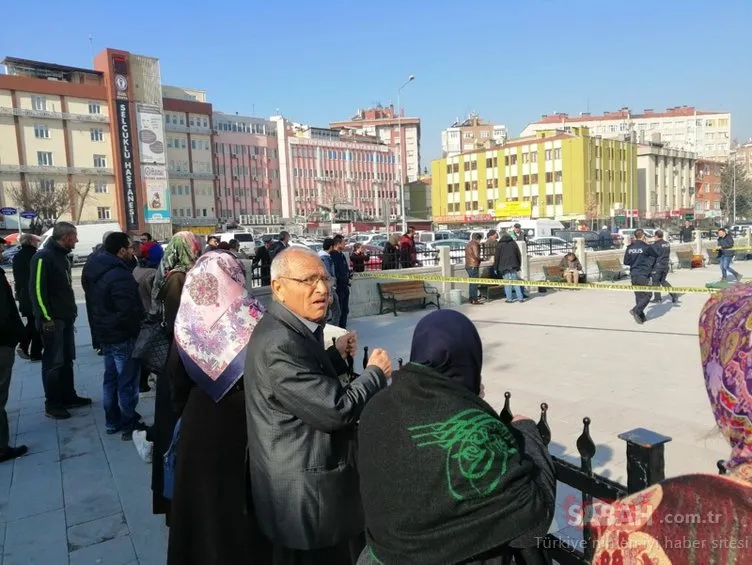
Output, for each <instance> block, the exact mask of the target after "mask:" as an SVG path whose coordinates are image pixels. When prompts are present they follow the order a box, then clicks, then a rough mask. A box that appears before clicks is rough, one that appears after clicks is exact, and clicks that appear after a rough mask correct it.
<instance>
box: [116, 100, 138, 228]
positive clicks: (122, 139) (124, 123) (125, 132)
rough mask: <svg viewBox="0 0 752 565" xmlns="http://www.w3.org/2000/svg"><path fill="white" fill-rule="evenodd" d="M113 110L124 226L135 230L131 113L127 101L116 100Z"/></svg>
mask: <svg viewBox="0 0 752 565" xmlns="http://www.w3.org/2000/svg"><path fill="white" fill-rule="evenodd" d="M115 111H116V113H117V121H118V146H119V150H120V170H121V173H122V179H123V201H124V203H125V220H126V228H127V229H128V230H137V229H138V212H137V211H136V174H135V169H134V166H133V163H134V159H133V138H132V135H131V133H132V132H131V115H130V108H129V107H128V101H127V100H116V101H115Z"/></svg>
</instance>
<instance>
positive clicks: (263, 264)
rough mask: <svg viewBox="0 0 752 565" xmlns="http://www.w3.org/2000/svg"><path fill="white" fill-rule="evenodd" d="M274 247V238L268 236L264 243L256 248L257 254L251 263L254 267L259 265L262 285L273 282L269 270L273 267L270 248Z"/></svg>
mask: <svg viewBox="0 0 752 565" xmlns="http://www.w3.org/2000/svg"><path fill="white" fill-rule="evenodd" d="M271 247H272V240H271V239H270V238H267V239H265V240H264V244H263V245H261V246H260V247H257V248H256V256H255V257H254V258H253V262H252V263H251V265H252V269H254V270H255V269H256V267H257V266H258V267H259V270H260V271H261V286H269V284H270V283H271V277H270V275H269V272H270V270H271V268H272V258H271V255H270V254H269V250H270V249H271Z"/></svg>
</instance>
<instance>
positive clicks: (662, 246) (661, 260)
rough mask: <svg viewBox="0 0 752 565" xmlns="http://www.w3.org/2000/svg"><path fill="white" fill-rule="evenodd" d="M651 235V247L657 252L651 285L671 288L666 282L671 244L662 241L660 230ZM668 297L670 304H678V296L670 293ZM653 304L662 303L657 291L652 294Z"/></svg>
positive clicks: (669, 267)
mask: <svg viewBox="0 0 752 565" xmlns="http://www.w3.org/2000/svg"><path fill="white" fill-rule="evenodd" d="M653 235H654V237H655V241H654V242H653V247H654V248H655V250H656V251H657V252H658V258H657V259H656V260H655V266H654V267H653V275H652V285H653V286H663V287H666V288H671V285H670V284H669V283H668V281H667V280H666V277H667V276H668V272H669V270H670V269H671V244H670V243H669V242H668V241H666V240H665V239H663V235H664V234H663V231H662V230H655V233H654V234H653ZM670 296H671V302H672V303H674V304H676V303H677V302H679V295H678V294H676V293H674V292H671V293H670ZM653 302H657V303H660V302H662V298H661V293H660V292H659V291H655V292H654V293H653Z"/></svg>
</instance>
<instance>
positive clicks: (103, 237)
mask: <svg viewBox="0 0 752 565" xmlns="http://www.w3.org/2000/svg"><path fill="white" fill-rule="evenodd" d="M111 233H118V232H115V231H106V232H104V235H103V236H102V245H104V243H105V241H107V237H109V235H110V234H111Z"/></svg>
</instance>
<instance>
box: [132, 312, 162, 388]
mask: <svg viewBox="0 0 752 565" xmlns="http://www.w3.org/2000/svg"><path fill="white" fill-rule="evenodd" d="M169 353H170V338H169V337H168V336H167V330H166V328H165V323H164V311H163V312H162V315H161V316H158V315H157V316H154V315H149V316H147V317H146V319H145V320H144V321H143V322H142V323H141V330H140V331H139V332H138V337H137V338H136V343H135V345H134V346H133V354H132V355H131V357H133V358H134V359H140V360H141V366H142V367H144V368H145V369H147V370H148V371H150V372H152V373H155V374H159V373H161V372H162V370H163V369H164V368H165V365H166V364H167V356H168V355H169Z"/></svg>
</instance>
